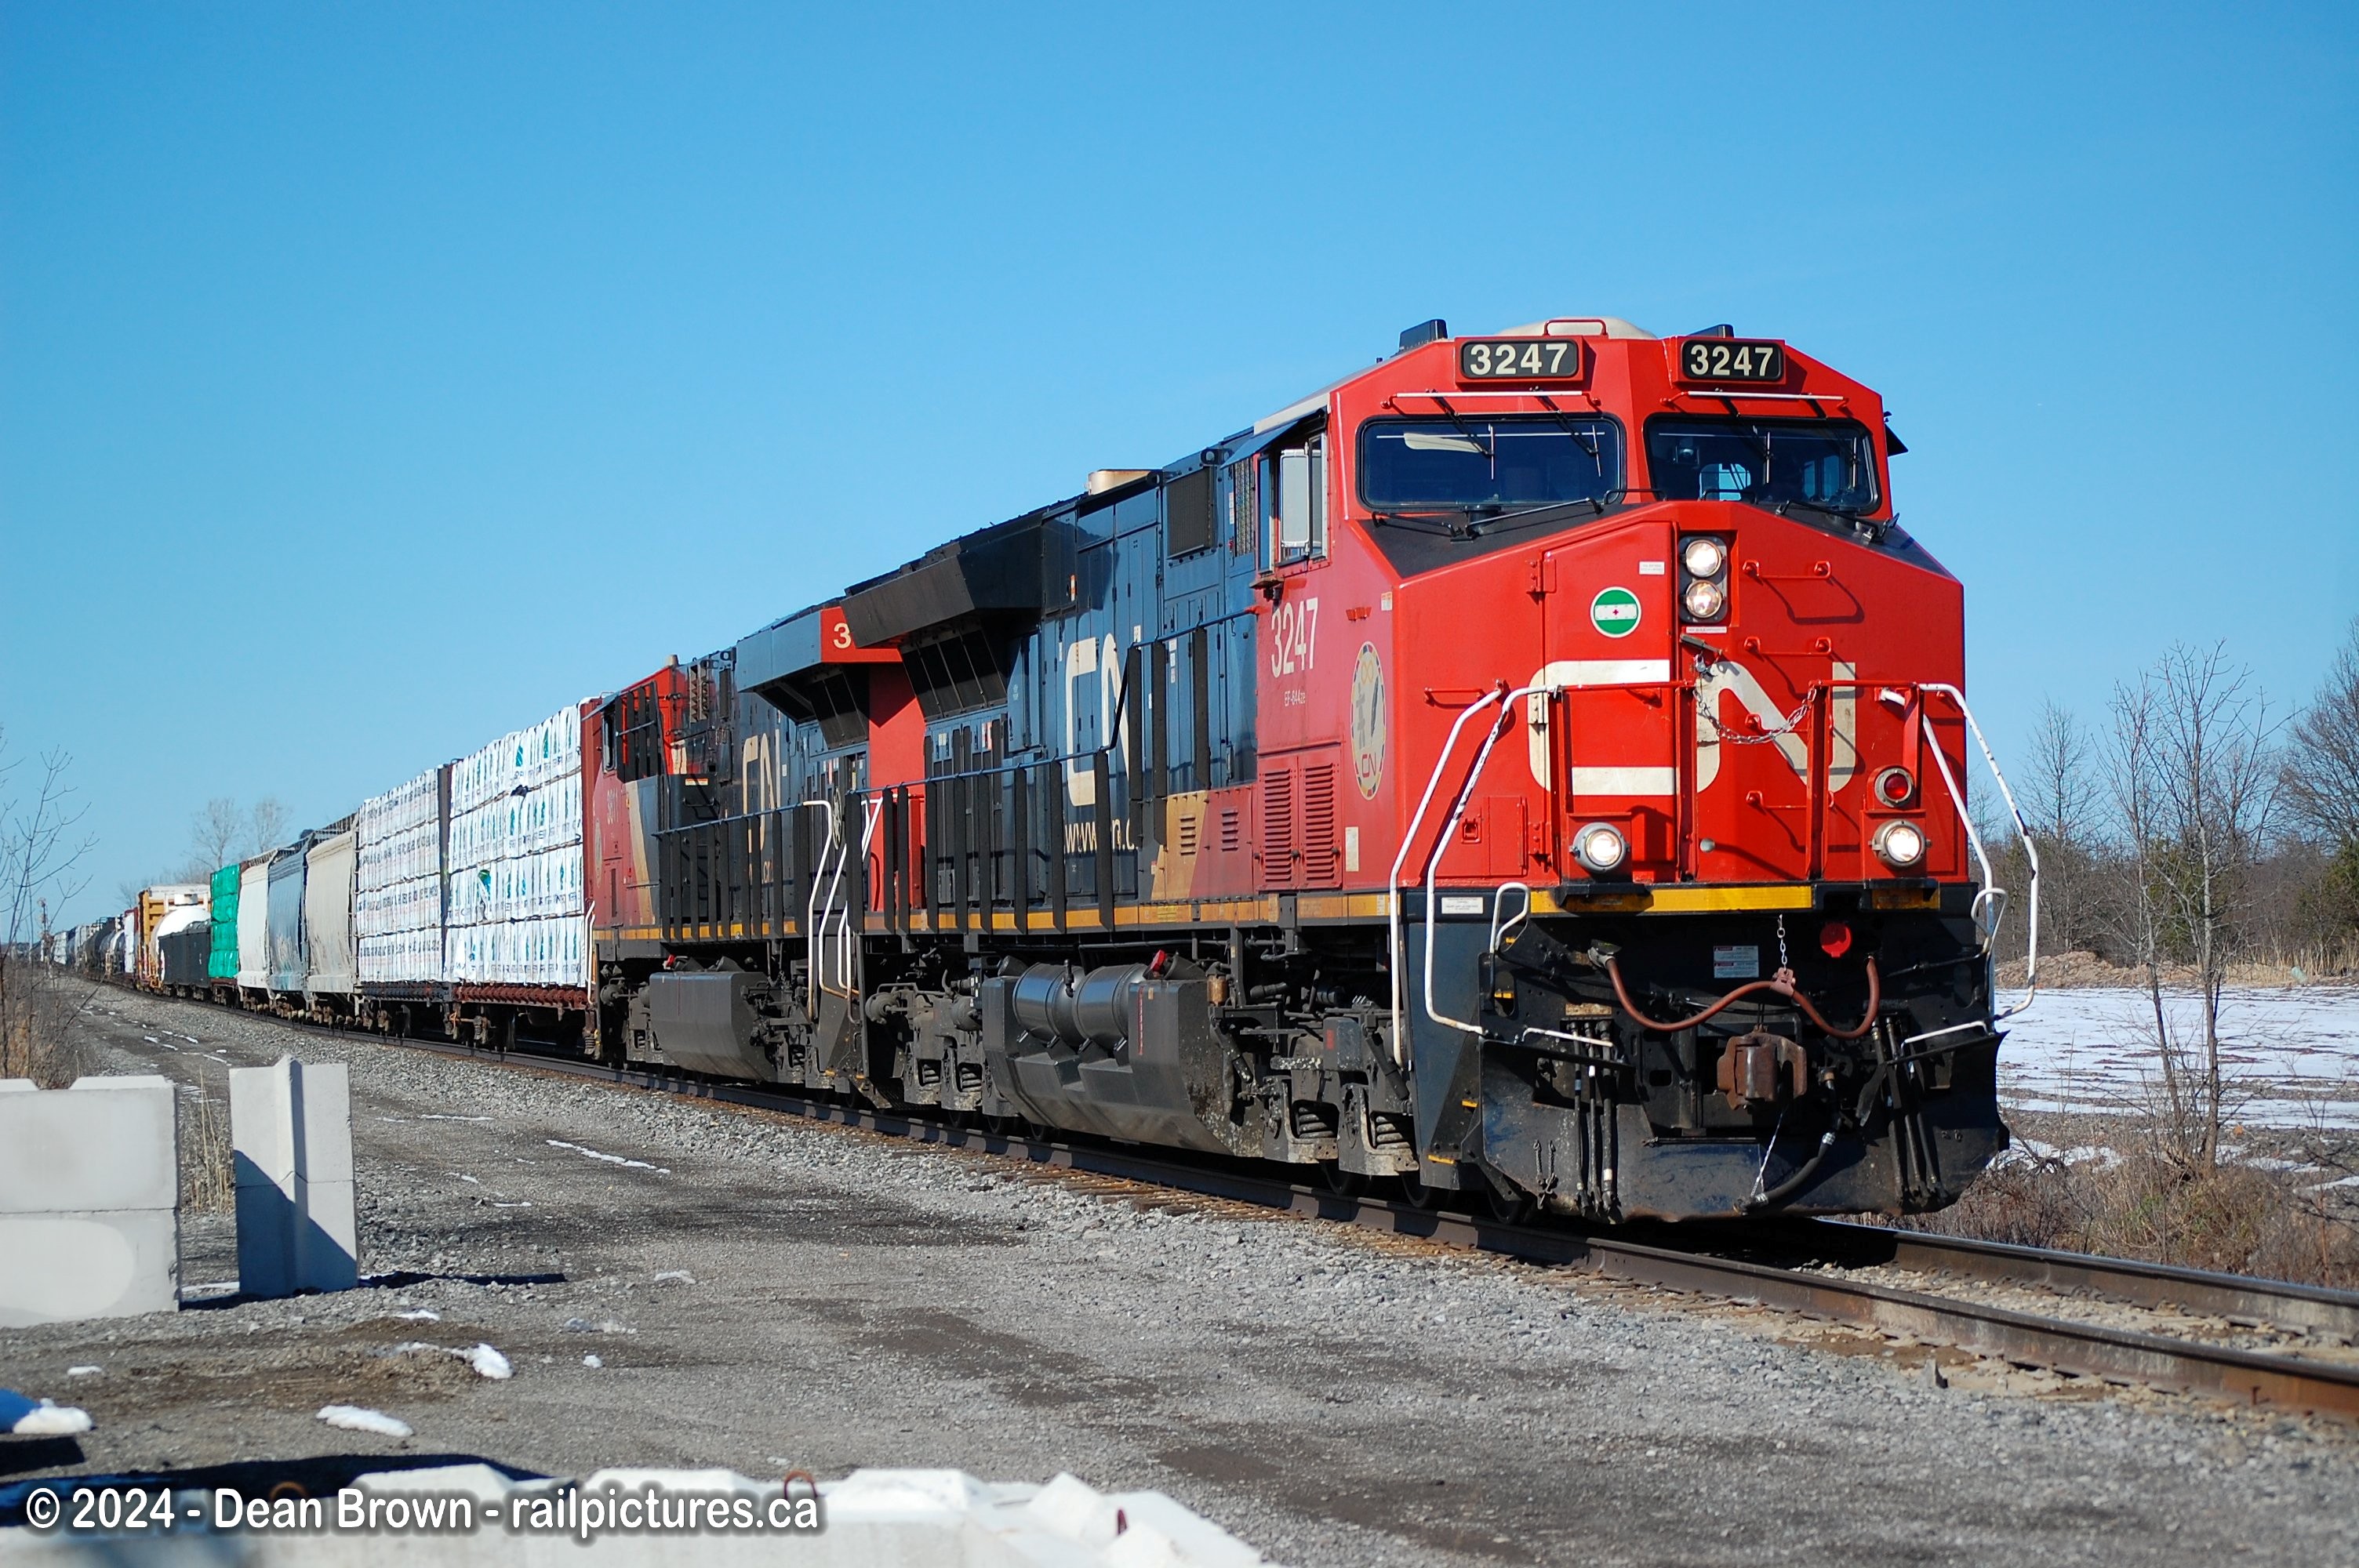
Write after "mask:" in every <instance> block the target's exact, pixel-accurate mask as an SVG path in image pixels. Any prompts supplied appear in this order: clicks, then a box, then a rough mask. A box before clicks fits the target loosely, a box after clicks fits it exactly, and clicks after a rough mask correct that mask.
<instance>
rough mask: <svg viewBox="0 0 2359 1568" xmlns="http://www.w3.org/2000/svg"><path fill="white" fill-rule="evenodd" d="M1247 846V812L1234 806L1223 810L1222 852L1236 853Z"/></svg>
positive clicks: (1227, 853)
mask: <svg viewBox="0 0 2359 1568" xmlns="http://www.w3.org/2000/svg"><path fill="white" fill-rule="evenodd" d="M1244 848H1245V813H1244V812H1242V811H1239V810H1238V809H1237V808H1236V807H1234V806H1225V807H1223V809H1222V811H1221V853H1222V854H1223V855H1234V854H1235V853H1236V852H1237V851H1238V850H1240V849H1244Z"/></svg>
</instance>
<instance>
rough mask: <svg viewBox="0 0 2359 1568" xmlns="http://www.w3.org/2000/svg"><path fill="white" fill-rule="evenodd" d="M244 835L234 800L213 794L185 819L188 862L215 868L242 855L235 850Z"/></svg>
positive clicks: (243, 839) (216, 869)
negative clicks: (187, 819) (193, 813)
mask: <svg viewBox="0 0 2359 1568" xmlns="http://www.w3.org/2000/svg"><path fill="white" fill-rule="evenodd" d="M245 838H246V823H245V813H244V812H242V811H240V810H239V809H238V806H237V802H236V801H235V800H234V799H232V798H231V797H230V796H228V795H215V796H213V797H212V799H211V800H209V801H207V802H205V804H204V809H202V810H201V811H199V812H197V813H196V814H195V815H193V816H190V818H189V856H190V864H191V865H201V866H204V867H206V868H208V869H209V870H214V871H218V870H219V869H220V868H222V867H223V866H226V865H228V864H229V863H230V861H232V860H241V859H243V858H244V857H243V856H242V855H241V854H240V853H239V849H240V846H242V845H243V844H244V843H245Z"/></svg>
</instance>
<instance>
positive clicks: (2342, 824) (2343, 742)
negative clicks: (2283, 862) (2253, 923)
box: [2282, 621, 2359, 846]
mask: <svg viewBox="0 0 2359 1568" xmlns="http://www.w3.org/2000/svg"><path fill="white" fill-rule="evenodd" d="M2282 779H2283V784H2284V788H2285V807H2286V811H2287V813H2288V815H2289V816H2292V817H2293V819H2294V820H2295V821H2296V822H2298V823H2299V824H2300V825H2301V826H2302V827H2306V828H2308V829H2309V830H2310V832H2312V833H2315V834H2316V835H2318V837H2320V838H2323V839H2325V840H2326V841H2327V842H2328V843H2330V844H2333V845H2337V846H2340V845H2343V844H2354V843H2359V621H2354V622H2352V624H2351V633H2350V635H2349V637H2348V638H2346V639H2345V640H2344V642H2343V647H2342V649H2341V651H2340V652H2338V653H2337V654H2335V656H2334V663H2333V665H2332V667H2330V668H2329V669H2328V670H2327V672H2326V679H2325V680H2324V681H2323V682H2322V683H2321V685H2320V686H2319V688H2318V695H2317V696H2316V697H2312V698H2311V699H2310V706H2309V707H2308V708H2304V709H2303V710H2302V713H2301V717H2300V718H2299V719H2296V720H2294V724H2293V733H2292V736H2291V739H2290V740H2289V741H2288V742H2287V745H2286V758H2285V771H2284V773H2283V774H2282Z"/></svg>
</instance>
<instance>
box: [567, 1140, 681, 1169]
mask: <svg viewBox="0 0 2359 1568" xmlns="http://www.w3.org/2000/svg"><path fill="white" fill-rule="evenodd" d="M541 1141H542V1142H544V1143H546V1144H548V1145H549V1147H550V1148H551V1149H571V1150H572V1151H573V1152H575V1153H576V1154H586V1155H588V1156H589V1157H590V1158H591V1159H592V1160H603V1161H604V1162H606V1163H607V1164H609V1165H622V1166H625V1167H626V1168H628V1169H630V1170H634V1171H653V1172H654V1173H656V1174H657V1175H658V1176H669V1175H670V1174H671V1172H670V1171H669V1169H667V1168H666V1167H664V1166H661V1165H650V1164H648V1163H647V1162H646V1161H645V1160H626V1159H625V1158H624V1157H623V1156H622V1155H620V1154H606V1153H602V1152H599V1151H597V1150H595V1149H586V1148H584V1147H582V1145H581V1144H579V1143H568V1142H566V1141H564V1140H563V1139H561V1138H544V1139H542V1140H541Z"/></svg>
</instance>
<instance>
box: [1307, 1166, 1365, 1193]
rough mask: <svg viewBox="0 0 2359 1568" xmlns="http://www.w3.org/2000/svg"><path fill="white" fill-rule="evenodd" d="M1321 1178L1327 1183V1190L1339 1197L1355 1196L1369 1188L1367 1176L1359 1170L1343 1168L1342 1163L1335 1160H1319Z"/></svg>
mask: <svg viewBox="0 0 2359 1568" xmlns="http://www.w3.org/2000/svg"><path fill="white" fill-rule="evenodd" d="M1319 1179H1320V1180H1321V1181H1322V1182H1324V1183H1326V1184H1327V1190H1328V1191H1329V1192H1331V1193H1333V1194H1334V1195H1337V1196H1338V1197H1346V1198H1355V1197H1358V1196H1359V1195H1361V1194H1362V1193H1364V1192H1366V1191H1367V1190H1368V1178H1367V1177H1365V1176H1364V1175H1362V1174H1360V1173H1359V1172H1357V1171H1347V1170H1345V1169H1343V1165H1342V1163H1341V1162H1337V1161H1334V1160H1321V1161H1320V1162H1319Z"/></svg>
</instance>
